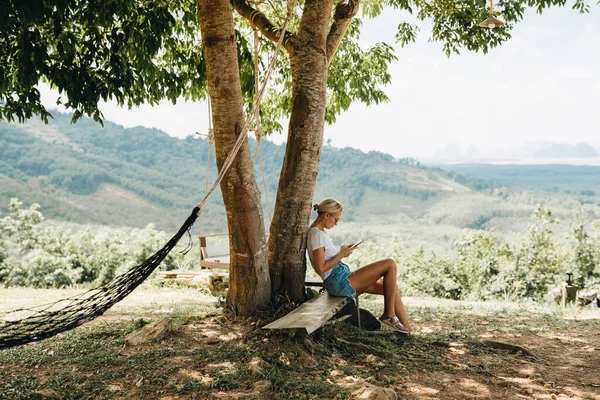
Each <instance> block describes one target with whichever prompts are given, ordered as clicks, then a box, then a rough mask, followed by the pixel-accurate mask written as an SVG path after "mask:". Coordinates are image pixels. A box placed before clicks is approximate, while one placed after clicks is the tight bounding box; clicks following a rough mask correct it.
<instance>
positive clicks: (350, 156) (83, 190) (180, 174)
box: [0, 113, 446, 232]
mask: <svg viewBox="0 0 600 400" xmlns="http://www.w3.org/2000/svg"><path fill="white" fill-rule="evenodd" d="M70 119H71V118H70V116H69V115H66V114H59V113H57V114H56V115H55V118H54V120H53V121H51V122H50V123H49V124H48V125H46V126H44V125H42V124H41V123H39V122H36V123H33V122H30V123H27V124H25V125H17V124H6V123H0V159H1V160H2V161H1V162H0V181H1V180H2V179H3V177H2V175H4V176H5V177H8V178H10V179H12V180H13V182H12V184H3V185H2V186H3V188H2V190H0V201H8V199H9V198H10V197H19V198H20V199H22V201H25V202H26V203H27V204H31V203H32V202H41V203H43V204H44V210H45V212H44V213H45V214H46V215H47V216H49V217H52V218H55V217H60V218H61V219H68V220H72V221H79V222H82V223H90V222H96V221H98V222H105V223H112V224H125V225H133V226H145V225H146V224H148V223H149V222H155V223H156V224H157V226H160V227H161V228H160V229H161V230H174V229H176V228H178V225H177V224H178V223H179V221H180V220H181V219H180V218H181V217H180V218H179V219H176V218H175V214H176V213H177V215H184V213H185V212H188V211H189V210H191V208H192V207H193V206H194V204H195V202H196V201H199V200H200V199H201V198H202V195H203V193H204V187H205V182H206V172H207V162H208V158H210V165H209V170H208V172H209V176H208V178H209V182H212V181H213V180H214V179H215V178H216V174H217V169H216V166H215V161H214V153H213V150H212V149H211V150H209V146H208V142H207V140H205V139H202V138H197V137H187V138H186V139H183V140H181V139H176V138H173V137H169V136H168V135H166V134H165V133H164V132H161V131H158V130H156V129H145V128H140V127H136V128H130V129H125V128H123V127H121V126H118V125H116V124H113V123H111V122H106V123H105V126H104V127H101V126H99V125H98V124H96V123H94V122H93V121H91V120H89V119H87V118H82V119H80V121H79V122H78V123H77V124H75V125H72V124H70ZM250 143H251V149H252V152H253V158H254V160H255V162H254V165H255V173H256V177H257V180H258V181H259V185H260V186H261V189H263V187H262V171H261V166H260V163H259V162H258V159H257V158H256V153H255V152H256V142H255V141H254V140H251V141H250ZM260 151H261V155H262V167H263V169H264V172H265V180H266V186H267V195H268V198H269V200H270V204H269V206H271V207H272V206H273V202H272V199H275V194H276V191H277V182H278V180H279V174H280V170H281V163H282V160H283V156H284V151H285V149H284V147H283V146H277V145H275V144H273V143H272V142H269V141H266V140H265V141H263V142H262V144H261V148H260ZM209 152H210V153H209ZM209 154H210V156H209ZM321 164H322V166H323V168H322V169H321V172H320V174H319V177H318V183H317V190H318V191H319V192H320V191H324V190H325V189H328V190H331V191H338V190H339V191H342V192H343V195H342V196H341V197H343V199H341V200H343V201H345V202H347V203H349V204H353V205H359V204H361V203H362V202H363V197H364V194H365V191H366V190H371V189H372V190H374V191H375V192H376V193H390V194H401V195H406V196H411V197H412V198H415V199H425V200H426V199H432V198H435V197H436V196H437V192H436V191H437V190H439V187H438V186H436V184H435V182H438V181H439V180H440V179H443V177H445V176H446V173H445V172H443V171H441V170H439V171H438V170H436V169H431V168H429V167H425V166H423V165H421V164H420V163H419V162H418V161H416V160H414V159H410V158H406V159H398V160H396V159H394V158H393V157H392V156H390V155H388V154H384V153H380V152H373V151H372V152H369V153H364V152H362V151H359V150H356V149H352V148H345V149H335V148H331V147H325V148H324V149H323V155H322V159H321ZM440 174H441V175H440ZM408 175H415V176H416V175H423V176H427V177H428V178H427V179H428V180H430V181H431V182H429V184H426V183H427V182H423V181H419V182H412V181H411V180H410V179H408V178H407V176H408ZM8 178H5V179H8ZM3 183H4V182H3ZM19 184H20V185H22V186H19ZM19 187H21V188H22V190H18V188H19ZM119 189H120V190H121V192H122V193H123V194H122V197H120V198H118V197H117V199H120V201H118V202H117V201H115V203H114V204H113V205H112V206H111V205H110V203H108V202H107V201H106V200H107V199H106V198H103V197H101V196H100V195H99V194H98V192H100V193H105V194H106V195H107V196H108V198H110V196H111V192H110V191H111V190H113V191H117V190H119ZM342 189H343V190H342ZM107 191H108V192H109V193H107ZM44 195H47V197H44ZM118 195H119V194H118V193H116V194H115V196H118ZM325 195H328V196H330V195H331V194H325ZM1 196H3V197H4V200H2V197H1ZM63 198H68V199H69V204H64V203H63V202H61V199H63ZM263 199H266V196H263ZM71 201H72V202H74V203H71ZM70 204H77V205H80V207H73V206H71V205H70ZM140 205H143V206H146V207H147V208H146V210H148V211H147V212H146V213H144V212H141V211H137V210H138V209H139V208H140ZM264 206H266V201H265V203H264ZM59 207H60V209H58V208H59ZM102 207H104V208H102ZM133 211H137V212H138V213H137V214H134V212H133ZM148 212H152V214H151V215H150V216H149V215H148ZM119 215H120V217H121V218H119ZM157 215H159V217H161V216H162V215H164V217H163V218H162V220H161V221H157V219H156V218H157ZM265 215H268V212H265ZM204 217H205V218H206V220H205V228H206V231H207V232H208V231H212V232H223V231H224V230H225V229H226V225H225V218H224V209H223V203H222V198H221V196H220V193H218V192H217V193H215V194H214V195H213V196H212V197H211V199H210V201H209V203H208V205H207V208H206V212H205V214H204ZM160 223H162V224H163V225H159V224H160Z"/></svg>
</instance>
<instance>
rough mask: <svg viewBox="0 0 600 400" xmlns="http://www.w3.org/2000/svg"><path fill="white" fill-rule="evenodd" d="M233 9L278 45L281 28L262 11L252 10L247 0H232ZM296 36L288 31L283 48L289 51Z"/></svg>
mask: <svg viewBox="0 0 600 400" xmlns="http://www.w3.org/2000/svg"><path fill="white" fill-rule="evenodd" d="M231 3H232V4H233V8H235V11H237V13H238V14H240V15H241V16H242V17H244V18H245V19H247V20H248V21H249V22H250V24H251V25H252V26H255V27H256V28H257V29H258V30H259V31H260V32H261V33H262V34H263V35H264V36H265V37H266V38H268V39H269V40H271V41H272V42H275V43H277V42H278V41H279V36H280V35H281V28H277V27H276V26H275V25H273V23H272V22H271V21H269V19H268V18H267V17H266V15H265V14H263V13H262V12H261V11H259V10H256V9H254V8H252V7H251V6H250V5H249V4H248V3H247V1H246V0H232V1H231ZM293 37H294V34H293V33H291V32H288V31H286V32H285V36H284V38H283V43H282V46H283V47H284V48H285V49H286V50H289V45H290V44H291V39H293Z"/></svg>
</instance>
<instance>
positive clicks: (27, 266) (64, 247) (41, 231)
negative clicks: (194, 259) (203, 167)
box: [0, 199, 191, 288]
mask: <svg viewBox="0 0 600 400" xmlns="http://www.w3.org/2000/svg"><path fill="white" fill-rule="evenodd" d="M21 206H22V203H21V202H19V201H18V200H17V199H12V200H11V202H10V206H9V210H10V215H8V216H6V217H4V218H2V219H0V284H3V285H5V286H32V287H39V288H48V287H54V288H59V287H68V286H73V285H86V284H91V285H94V286H96V285H103V284H106V283H108V282H110V281H111V280H112V279H113V278H114V277H115V276H116V275H118V274H120V273H122V272H125V271H126V270H127V269H129V268H130V267H132V266H133V265H136V264H139V263H141V262H143V261H144V260H146V259H147V258H149V257H150V256H151V255H152V254H154V253H155V252H156V251H157V250H159V249H160V248H161V247H162V246H163V245H164V244H165V243H166V241H167V239H168V238H167V236H166V234H165V233H164V232H158V231H156V230H155V229H154V226H153V225H148V226H147V227H146V228H144V229H136V228H121V229H110V228H103V227H95V228H93V229H90V228H87V229H82V230H80V231H77V232H71V231H70V230H67V229H60V228H57V227H45V228H41V227H40V226H39V224H40V222H41V221H42V220H43V216H42V214H41V213H40V212H39V211H38V210H39V205H37V204H33V205H32V206H31V207H30V208H29V209H22V208H21ZM176 257H177V254H170V255H169V256H167V258H165V260H164V261H163V263H162V264H161V268H162V269H173V268H174V267H175V266H176ZM190 257H191V256H190Z"/></svg>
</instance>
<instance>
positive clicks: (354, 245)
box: [350, 240, 362, 249]
mask: <svg viewBox="0 0 600 400" xmlns="http://www.w3.org/2000/svg"><path fill="white" fill-rule="evenodd" d="M361 243H362V240H359V241H358V242H356V243H354V244H353V245H352V246H350V248H351V249H355V248H357V247H358V246H359V245H360V244H361Z"/></svg>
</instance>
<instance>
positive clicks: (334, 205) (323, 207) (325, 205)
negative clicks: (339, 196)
mask: <svg viewBox="0 0 600 400" xmlns="http://www.w3.org/2000/svg"><path fill="white" fill-rule="evenodd" d="M343 209H344V206H343V205H342V203H340V202H339V201H337V200H336V199H325V200H321V202H320V203H319V204H313V210H315V211H316V212H317V213H319V214H323V213H330V214H333V213H336V212H338V211H342V210H343Z"/></svg>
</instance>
